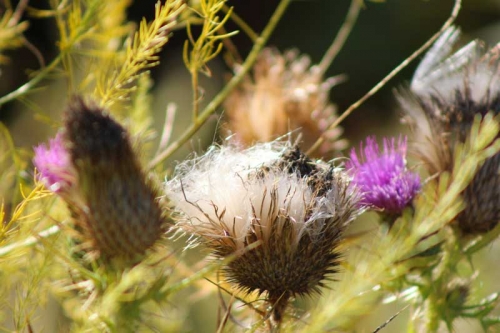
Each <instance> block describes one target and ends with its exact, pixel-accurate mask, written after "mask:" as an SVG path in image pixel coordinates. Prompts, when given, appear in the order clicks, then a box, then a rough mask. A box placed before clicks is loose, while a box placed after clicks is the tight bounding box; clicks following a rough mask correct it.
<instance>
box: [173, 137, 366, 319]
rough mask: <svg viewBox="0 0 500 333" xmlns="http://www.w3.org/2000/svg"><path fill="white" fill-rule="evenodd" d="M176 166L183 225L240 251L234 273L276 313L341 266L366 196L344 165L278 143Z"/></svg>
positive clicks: (230, 274) (219, 250) (217, 248)
mask: <svg viewBox="0 0 500 333" xmlns="http://www.w3.org/2000/svg"><path fill="white" fill-rule="evenodd" d="M176 173H177V176H176V177H175V178H174V179H172V180H170V181H169V182H168V183H167V185H166V189H167V195H168V197H169V198H170V199H171V200H172V201H173V203H174V204H175V208H176V210H178V211H179V212H180V213H181V216H180V221H179V223H178V226H179V227H180V228H182V229H183V230H185V231H187V232H189V233H192V234H194V235H197V236H199V237H200V239H201V241H202V242H203V243H204V244H205V245H206V246H207V247H209V248H211V249H212V250H213V253H214V255H215V256H216V257H219V258H225V257H227V256H229V255H234V254H236V255H237V258H236V259H234V260H233V261H231V262H230V263H229V264H228V265H227V266H226V267H225V268H224V271H225V275H226V277H227V278H228V280H229V281H231V282H233V283H235V284H236V285H237V286H238V288H240V289H242V290H244V291H247V292H252V291H257V292H258V293H266V294H267V298H268V301H269V302H270V304H271V305H273V307H274V318H275V320H277V321H279V319H280V318H281V315H282V312H283V311H284V309H285V308H286V304H287V303H288V299H289V298H290V297H292V296H294V295H309V294H311V293H314V292H319V290H320V287H321V286H323V284H324V280H325V279H327V278H328V277H329V275H330V274H331V273H335V272H336V271H337V270H338V265H339V261H340V258H341V253H340V251H339V250H338V245H339V242H340V240H341V237H342V233H343V231H344V229H345V228H346V226H347V225H348V224H349V222H351V221H352V220H353V219H354V217H355V216H356V215H357V213H358V208H357V206H358V205H357V204H358V199H359V198H358V196H357V193H356V192H355V190H354V189H353V187H352V186H349V182H350V179H349V177H348V176H347V175H346V174H345V173H344V172H343V171H342V170H340V169H338V168H334V167H332V166H331V165H329V164H327V163H323V162H320V161H316V162H315V161H312V160H310V159H309V158H307V157H306V156H304V155H303V154H302V153H300V151H298V150H297V149H296V148H291V147H290V146H288V145H283V144H280V143H276V142H274V143H267V144H259V145H256V146H253V147H251V148H249V149H247V150H244V151H240V150H238V149H237V148H235V147H233V146H223V147H213V148H211V149H210V150H209V152H208V153H207V154H206V155H204V156H202V157H200V158H198V159H195V160H193V161H190V162H186V163H184V164H181V165H180V166H179V167H178V168H177V170H176ZM256 242H258V243H257V244H258V246H257V247H256V248H253V249H251V250H248V251H245V248H246V247H247V246H248V245H251V244H254V243H256Z"/></svg>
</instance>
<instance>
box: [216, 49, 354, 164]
mask: <svg viewBox="0 0 500 333" xmlns="http://www.w3.org/2000/svg"><path fill="white" fill-rule="evenodd" d="M310 64H311V61H310V59H309V57H307V56H304V55H303V56H299V54H298V52H296V51H288V52H285V53H284V54H280V53H279V52H278V51H277V50H276V49H273V48H266V49H264V50H263V51H262V53H261V55H260V56H259V58H258V60H257V62H256V64H255V66H254V68H253V77H252V78H247V79H246V81H244V82H243V83H242V84H241V85H240V86H239V87H238V88H237V89H235V90H234V92H233V93H232V94H231V95H230V96H229V97H228V98H227V99H226V102H225V108H226V112H227V115H228V123H227V126H226V127H227V128H228V130H229V131H230V132H232V133H234V134H235V137H236V139H237V141H239V142H240V143H241V144H243V145H245V146H250V145H252V144H254V143H256V142H269V141H272V140H274V139H276V138H277V137H281V136H283V135H285V134H287V133H288V132H289V131H293V130H296V129H299V130H300V132H299V133H300V134H301V140H302V141H303V144H302V147H303V148H304V149H307V148H308V147H310V146H311V145H312V144H313V143H314V142H315V141H316V139H317V138H318V137H320V136H321V135H322V134H323V132H325V131H326V134H325V138H327V140H326V142H325V143H324V144H323V145H322V147H320V149H319V151H318V153H319V154H322V155H324V154H327V153H331V152H335V151H339V150H341V149H344V148H345V147H346V141H345V140H341V139H340V138H339V137H340V135H341V134H342V129H341V128H340V127H337V128H334V129H331V130H327V128H328V126H329V125H330V124H331V123H332V122H333V121H335V119H336V118H337V114H336V109H335V107H334V105H333V104H331V103H330V102H329V92H330V89H331V88H332V87H333V86H334V85H336V84H338V83H339V81H340V80H339V79H338V78H330V79H327V80H324V79H323V77H322V75H321V73H320V71H319V70H318V68H316V67H315V66H311V65H310Z"/></svg>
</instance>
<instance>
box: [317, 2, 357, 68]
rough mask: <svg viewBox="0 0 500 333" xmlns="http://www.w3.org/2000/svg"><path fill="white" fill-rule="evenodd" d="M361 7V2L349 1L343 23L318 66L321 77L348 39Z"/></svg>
mask: <svg viewBox="0 0 500 333" xmlns="http://www.w3.org/2000/svg"><path fill="white" fill-rule="evenodd" d="M362 5H363V2H362V1H361V0H352V1H351V6H350V7H349V11H348V12H347V15H346V17H345V20H344V23H343V24H342V26H341V27H340V30H339V32H338V33H337V36H335V39H334V40H333V42H332V44H331V45H330V47H329V48H328V50H327V51H326V53H325V55H324V56H323V59H321V62H320V63H319V65H318V68H319V69H320V73H321V75H324V74H325V72H326V71H327V70H328V68H329V67H330V66H331V65H332V62H333V60H335V58H336V57H337V55H338V54H339V52H340V50H341V49H342V47H343V46H344V44H345V42H346V40H347V37H349V35H350V33H351V31H352V28H353V27H354V25H355V24H356V21H357V20H358V16H359V11H360V10H361V6H362Z"/></svg>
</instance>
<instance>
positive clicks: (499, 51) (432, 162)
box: [399, 27, 500, 234]
mask: <svg viewBox="0 0 500 333" xmlns="http://www.w3.org/2000/svg"><path fill="white" fill-rule="evenodd" d="M459 36H460V31H459V30H458V29H457V28H455V27H451V28H449V29H448V30H446V31H445V32H444V33H443V34H442V35H441V37H440V38H439V39H438V40H437V41H436V42H435V44H434V45H433V46H432V47H431V49H430V50H429V51H428V52H427V54H426V55H425V57H424V58H423V60H422V62H421V63H420V65H419V66H418V68H417V70H416V72H415V74H414V76H413V79H412V82H411V91H406V92H401V93H400V96H399V100H400V102H401V104H402V106H403V108H404V110H405V112H406V113H407V115H408V117H406V120H407V121H408V122H409V123H410V125H411V126H412V127H413V129H414V133H415V138H414V142H415V148H416V151H417V154H418V156H419V158H420V159H421V160H422V161H423V162H425V165H426V167H427V169H428V171H429V173H430V174H437V173H440V172H442V171H451V170H452V168H453V151H454V147H455V144H456V143H463V142H465V140H466V138H467V137H468V134H469V132H470V129H471V126H472V123H473V120H474V118H475V117H476V116H477V115H481V116H484V115H486V114H487V113H489V112H491V113H493V114H494V115H498V114H499V113H500V61H499V56H500V44H498V45H496V46H495V47H493V48H492V49H490V50H485V48H484V46H483V44H482V43H481V42H480V41H472V42H470V43H469V44H467V45H465V46H464V47H462V48H460V49H459V50H458V51H456V52H455V53H452V50H453V48H454V46H455V44H456V42H457V40H458V38H459ZM463 199H464V202H465V204H466V208H465V209H464V211H463V212H462V213H460V215H459V216H458V217H457V221H458V225H459V228H460V229H461V230H462V231H463V232H464V233H465V234H477V233H484V232H487V231H489V230H491V229H493V228H494V227H495V226H496V225H497V224H498V222H499V221H500V154H496V155H494V156H492V157H491V158H489V159H487V160H486V162H485V163H484V164H483V166H482V167H481V168H480V169H479V170H477V173H476V175H475V177H474V179H473V180H472V182H471V183H470V185H469V186H468V187H467V188H466V189H465V191H464V192H463Z"/></svg>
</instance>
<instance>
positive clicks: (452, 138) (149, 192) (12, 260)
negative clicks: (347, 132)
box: [0, 0, 500, 333]
mask: <svg viewBox="0 0 500 333" xmlns="http://www.w3.org/2000/svg"><path fill="white" fill-rule="evenodd" d="M133 4H134V2H133V1H131V0H130V1H129V0H110V1H98V0H86V1H76V0H74V1H67V0H64V1H62V0H61V1H59V0H51V1H49V4H48V6H49V7H38V6H39V4H37V3H35V2H30V1H28V0H21V1H19V2H17V3H16V5H15V6H13V4H12V3H11V2H9V1H5V2H4V5H3V6H4V7H2V10H1V11H0V15H1V18H0V65H1V66H3V67H2V76H3V75H5V76H6V77H5V78H4V80H3V81H2V82H6V83H8V82H10V81H9V79H8V73H11V72H13V71H15V68H14V67H15V66H13V65H12V63H13V62H12V60H13V59H12V57H13V56H12V55H16V56H17V54H16V53H13V52H18V51H19V50H24V49H26V50H28V51H29V53H30V54H32V55H33V57H34V59H35V60H36V62H34V63H35V64H37V65H38V66H39V68H35V70H31V71H29V73H30V76H29V78H27V79H26V81H25V82H24V83H22V84H21V85H19V86H18V87H14V88H13V90H12V91H10V92H6V93H2V96H0V106H2V107H12V108H13V109H14V110H17V109H16V108H21V109H22V110H24V111H27V109H31V110H35V111H34V112H35V113H36V116H35V117H30V119H31V118H33V119H34V121H37V122H39V126H37V130H38V129H39V130H40V131H42V130H43V131H45V132H44V134H43V135H41V134H40V135H41V136H43V137H41V136H40V137H39V138H37V139H36V140H35V141H36V142H33V143H32V144H28V146H26V145H24V146H23V145H21V144H20V143H19V141H18V140H19V139H18V138H19V137H20V133H19V132H18V131H17V130H16V127H15V126H12V127H8V126H6V125H4V124H0V221H1V222H2V223H1V224H0V279H1V281H2V284H1V287H0V293H1V296H2V298H1V299H2V300H3V301H2V306H0V318H1V319H0V321H1V323H2V326H1V327H2V329H4V330H6V331H16V332H32V331H36V332H38V331H42V330H43V331H48V332H149V331H154V332H198V331H208V332H211V331H213V332H246V331H249V332H255V331H264V332H299V331H304V332H322V331H342V332H353V331H373V332H381V331H382V332H383V331H384V330H386V331H388V332H391V331H392V332H402V331H405V330H406V331H408V332H431V333H432V332H442V331H454V330H457V331H458V330H460V325H461V324H460V321H459V319H460V318H468V319H470V320H471V322H475V323H477V324H478V326H480V327H481V328H482V329H483V330H484V331H488V332H495V331H498V330H499V326H498V324H499V322H500V319H499V318H498V303H499V302H500V297H499V294H498V293H497V292H495V290H493V292H492V291H490V290H486V288H483V286H488V285H489V284H490V282H489V279H490V280H491V276H490V274H489V273H488V270H486V269H484V268H482V266H481V261H482V259H481V257H487V256H488V253H489V252H494V251H495V250H492V249H494V247H493V246H492V244H494V243H495V242H496V241H497V238H498V235H499V234H500V226H499V223H498V222H499V219H500V216H499V214H500V212H499V207H500V201H499V198H500V192H499V191H500V185H499V182H500V178H499V177H500V176H499V173H498V170H499V168H500V166H499V163H500V140H499V139H500V134H499V133H500V123H499V121H500V119H499V116H498V111H499V110H500V107H499V105H500V104H499V91H500V89H499V87H500V85H499V77H498V76H499V75H500V71H499V46H498V45H496V46H493V47H489V48H488V47H486V46H485V45H484V43H482V42H480V41H473V42H471V43H469V44H466V46H464V47H462V48H459V47H456V45H457V44H458V41H459V37H460V34H459V28H457V27H454V26H453V25H452V24H453V21H454V20H455V18H456V17H457V14H458V11H459V9H460V7H461V1H460V0H456V1H455V4H454V7H453V9H452V12H451V14H450V17H449V19H448V20H447V21H446V22H445V23H444V24H443V26H442V28H441V29H439V31H437V32H436V33H435V34H434V35H433V36H432V37H431V38H430V39H429V40H427V41H426V42H425V43H424V45H422V47H420V48H419V49H417V50H416V51H415V52H414V53H413V54H411V55H410V56H409V57H408V58H407V59H405V60H403V61H402V63H401V65H399V66H397V67H396V68H394V69H393V70H392V71H391V72H390V73H389V74H388V75H387V76H386V77H385V78H384V79H382V80H381V81H380V82H379V83H377V84H376V85H375V86H374V87H373V88H372V89H370V90H369V91H368V92H367V93H366V94H365V95H363V96H362V97H361V98H360V99H359V100H358V101H356V102H354V103H352V104H351V106H349V107H348V108H347V109H346V110H345V111H344V112H338V113H337V109H336V107H335V106H334V105H335V104H337V102H338V101H337V100H336V97H337V96H338V95H337V94H336V89H337V88H335V89H333V88H334V87H335V85H336V84H338V83H341V82H342V84H343V88H344V89H349V87H350V83H349V81H348V80H345V78H346V77H348V76H349V75H350V74H351V73H349V72H348V71H346V72H345V73H344V72H343V71H342V70H341V71H340V72H338V73H331V72H330V71H329V68H330V65H331V64H332V63H333V62H334V61H335V59H336V56H337V55H338V54H339V52H342V48H343V45H344V44H345V42H346V40H347V38H348V36H349V33H350V32H351V30H353V29H355V23H356V21H357V19H358V16H359V14H360V12H361V9H363V8H366V10H367V11H369V10H370V5H368V6H367V7H364V6H363V3H362V2H361V1H359V0H353V1H351V5H350V7H349V9H348V12H347V14H346V17H345V20H344V22H343V23H342V25H341V27H340V29H339V31H338V33H337V35H336V36H335V38H334V39H333V40H332V41H331V44H330V46H328V47H327V48H326V49H325V52H324V54H323V55H322V56H321V58H319V59H316V58H317V57H316V56H315V55H314V54H311V55H308V53H309V52H310V51H311V50H305V49H302V50H298V49H297V47H298V45H286V46H283V49H285V50H286V49H288V50H289V51H284V50H283V49H281V47H280V48H278V47H277V46H275V45H268V44H270V43H269V40H270V38H271V36H272V35H273V32H274V30H275V29H276V27H278V26H279V24H280V22H281V20H282V19H283V18H284V17H285V16H284V14H285V12H286V10H287V8H288V7H289V6H293V5H295V4H294V3H293V2H292V1H290V0H280V1H279V3H278V4H277V6H276V7H275V9H274V12H273V13H272V14H271V15H270V16H269V18H268V23H267V24H266V25H265V26H264V27H263V28H262V30H261V31H259V30H258V29H256V28H255V27H253V26H252V25H253V24H252V23H249V22H246V19H247V16H246V13H245V12H244V11H242V10H241V8H243V7H240V4H238V2H237V1H230V0H196V1H181V0H165V1H158V2H157V3H156V4H146V2H142V3H141V5H142V6H145V7H147V8H148V10H149V13H151V15H152V16H151V18H150V19H149V20H146V19H141V20H140V21H139V22H132V21H131V20H130V12H131V11H132V8H135V7H131V6H132V5H133ZM137 4H139V2H135V5H137ZM373 5H375V4H373ZM377 6H384V4H378V5H377ZM42 18H43V19H44V20H47V21H50V22H51V24H53V26H54V27H55V29H56V32H57V33H56V34H50V35H51V36H53V40H51V42H52V45H53V48H54V49H55V50H56V54H55V55H54V56H51V57H49V56H47V55H46V54H45V53H44V52H43V51H39V50H38V49H37V48H36V47H35V45H39V43H32V42H33V41H32V40H29V38H28V37H27V36H31V35H29V34H28V33H30V30H28V29H29V27H30V26H31V25H32V24H34V23H36V22H37V21H38V20H40V19H42ZM285 19H286V17H285ZM304 23H305V22H298V23H297V24H301V25H303V24H304ZM236 35H238V38H248V39H249V40H250V41H251V43H252V47H251V49H250V50H249V52H248V54H246V55H245V54H244V53H243V52H242V50H239V49H238V43H239V42H238V39H236V38H234V37H235V36H236ZM179 39H180V43H181V45H184V47H183V48H182V47H181V48H180V49H181V50H180V51H179V53H180V54H179V56H182V58H183V65H184V66H185V68H184V72H185V73H186V75H187V76H188V78H189V80H188V82H189V83H188V84H187V85H186V86H185V87H184V86H183V84H184V83H183V82H185V81H183V80H179V79H178V78H177V77H176V78H175V79H176V80H175V84H176V86H179V87H181V88H182V89H181V90H184V91H185V94H186V95H188V96H189V97H190V103H189V104H190V105H189V106H186V105H183V104H181V103H179V104H178V105H175V104H173V103H172V102H175V101H170V100H169V101H167V102H168V104H166V105H165V107H164V108H162V110H160V111H159V112H158V110H155V105H156V104H157V103H161V102H163V99H162V98H163V96H165V94H166V95H168V96H172V93H171V91H158V90H155V89H156V87H157V86H158V85H157V81H159V80H162V76H161V74H160V73H161V71H160V70H159V69H158V66H159V65H162V66H163V65H165V64H175V62H169V61H164V60H165V59H169V58H170V57H173V54H174V53H175V52H176V51H175V50H176V48H175V47H173V46H172V43H178V42H179ZM277 44H282V43H277ZM319 45H320V44H318V47H319ZM290 50H293V51H290ZM427 50H428V51H427ZM45 58H46V59H45ZM415 59H421V62H420V64H419V65H418V66H417V69H416V71H415V74H414V75H413V79H412V80H411V82H410V83H409V85H407V86H406V87H404V88H400V89H399V90H398V94H397V98H398V99H399V102H400V105H401V109H402V111H403V113H404V120H405V122H406V123H407V124H408V125H409V128H410V130H411V132H410V133H408V134H407V135H403V134H400V133H397V132H395V133H392V132H391V129H387V128H386V132H391V133H390V134H389V133H385V135H386V136H387V138H384V139H382V140H381V141H380V143H377V139H376V138H375V137H374V136H371V134H372V133H377V132H380V131H378V130H375V129H370V132H372V133H361V131H362V130H363V129H361V128H358V127H356V131H358V132H360V133H359V135H360V137H367V139H366V140H364V141H363V143H362V144H361V145H360V146H359V148H356V147H353V146H351V147H348V145H347V143H348V142H352V138H350V140H347V138H346V137H344V135H343V130H342V128H343V127H348V125H346V124H344V123H342V121H343V120H344V119H345V118H346V117H348V116H350V115H352V113H353V112H355V110H356V109H357V108H358V107H359V106H360V105H361V104H362V103H363V102H365V101H366V100H367V99H368V98H370V97H371V96H373V95H374V94H375V93H377V92H378V91H379V90H380V89H381V88H382V87H384V86H390V85H392V86H396V87H397V86H401V85H405V83H404V79H401V80H400V81H399V82H389V81H390V80H391V79H393V78H394V77H395V76H396V74H398V73H399V72H400V71H401V70H402V69H403V68H405V67H406V66H407V65H408V64H409V63H410V62H411V61H413V60H415ZM369 60H370V59H369V58H368V59H367V60H366V61H369ZM216 61H218V62H219V63H222V62H223V61H226V64H227V67H226V68H225V69H223V70H222V71H223V72H224V73H226V74H227V75H226V77H227V80H226V82H225V84H224V86H223V87H222V88H221V90H220V91H218V92H216V93H215V95H214V96H211V95H210V94H209V93H208V91H209V90H210V89H207V88H208V85H211V84H212V82H213V81H210V80H213V75H212V74H213V73H215V72H216V71H217V69H216V67H215V66H213V64H214V63H215V62H216ZM8 66H11V67H8ZM172 66H173V65H172ZM4 68H5V69H7V68H8V69H9V70H5V71H4V70H3V69H4ZM25 69H26V68H23V69H22V70H23V73H24V72H25ZM335 70H336V71H338V69H335ZM332 71H333V69H332ZM153 74H154V75H153ZM344 74H346V75H344ZM329 77H331V78H329ZM49 79H50V80H49ZM42 86H43V88H44V90H43V94H36V93H37V92H39V88H42ZM168 89H172V87H169V88H167V90H168ZM331 90H333V95H330V93H331ZM173 91H174V90H173V89H172V92H173ZM53 96H57V97H53ZM14 100H21V101H22V102H23V103H22V104H21V103H19V104H16V103H13V101H14ZM159 100H161V102H158V101H159ZM153 101H155V103H153ZM48 104H50V106H47V105H48ZM338 104H341V103H338ZM165 109H166V110H167V112H166V114H167V116H166V117H165V118H166V119H165V121H164V124H163V126H161V125H159V124H160V123H163V120H161V118H160V117H161V116H159V115H160V114H163V110H165ZM4 110H5V109H4V108H2V109H1V110H0V116H3V112H4ZM358 112H360V111H358ZM174 116H175V117H174ZM360 116H361V115H360ZM179 117H184V118H186V119H189V121H190V123H189V124H188V125H187V127H186V128H180V127H181V126H179V125H178V123H177V122H176V120H175V119H174V118H179ZM214 118H217V119H218V120H219V123H220V124H221V126H220V128H217V129H216V131H215V132H214V133H212V134H213V135H211V137H212V138H213V140H211V141H209V142H204V141H200V142H198V141H196V140H194V135H195V134H196V133H197V132H198V131H199V130H200V129H201V128H203V127H204V125H205V124H206V122H207V121H208V120H209V119H214ZM2 119H3V118H2ZM9 126H10V125H9ZM372 130H373V131H372ZM31 132H33V133H38V131H31V129H23V133H22V135H23V137H25V138H26V140H28V139H29V138H28V137H29V135H28V134H30V133H31ZM187 143H191V144H192V145H194V146H196V147H199V148H198V149H193V150H195V151H192V152H191V151H190V152H189V154H190V155H189V156H187V157H186V156H183V155H182V154H181V153H180V152H179V150H180V149H181V148H186V146H188V145H187ZM191 147H192V146H189V148H191ZM204 147H208V148H204ZM346 148H349V149H350V153H349V150H346ZM174 154H175V155H174ZM173 157H175V158H176V159H178V160H177V161H175V160H174V159H173ZM332 157H335V158H334V159H333V160H332V159H331V158H332ZM374 212H375V213H374ZM377 214H378V215H379V217H381V219H382V222H384V223H376V222H377V220H378V218H377ZM371 220H374V221H371ZM371 222H375V223H371ZM491 266H494V265H491ZM481 288H483V289H481ZM491 292H492V293H491ZM391 302H393V303H394V304H395V306H396V307H397V308H398V309H397V310H396V311H395V313H394V315H393V316H390V317H389V318H388V317H387V316H386V315H382V314H381V312H379V309H380V308H382V307H383V306H384V305H385V304H386V303H391ZM206 304H208V305H206ZM214 305H216V306H214ZM369 314H371V315H372V317H376V319H377V323H376V324H373V323H372V322H369V321H368V320H369V319H367V315H369ZM397 316H400V317H401V318H398V319H400V320H403V321H404V320H405V318H408V323H407V324H406V325H405V326H406V327H405V328H401V327H392V326H393V325H395V324H396V323H394V322H392V318H394V317H397ZM363 325H364V326H363ZM377 326H379V327H378V328H377ZM367 327H368V328H367Z"/></svg>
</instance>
